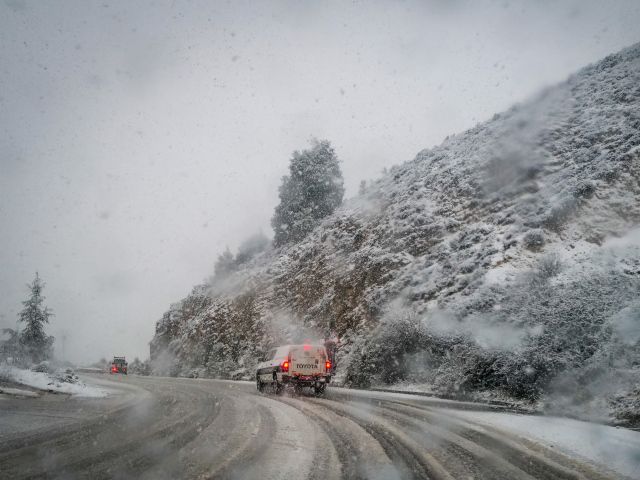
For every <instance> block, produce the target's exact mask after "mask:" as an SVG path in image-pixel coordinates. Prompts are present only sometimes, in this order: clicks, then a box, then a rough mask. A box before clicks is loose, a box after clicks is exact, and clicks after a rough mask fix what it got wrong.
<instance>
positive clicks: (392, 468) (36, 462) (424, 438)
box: [0, 375, 640, 480]
mask: <svg viewBox="0 0 640 480" xmlns="http://www.w3.org/2000/svg"><path fill="white" fill-rule="evenodd" d="M89 381H90V382H92V383H97V384H99V385H101V386H105V387H107V388H111V389H114V390H117V393H116V394H114V395H111V396H110V397H108V398H97V399H87V398H74V397H68V396H65V395H45V396H44V397H41V398H37V399H33V398H29V399H17V398H0V476H1V477H2V478H29V477H47V478H88V477H91V478H93V479H97V478H149V479H157V478H238V479H241V478H264V479H276V478H282V479H288V480H290V479H305V478H309V479H323V480H325V479H333V478H336V479H337V478H379V479H394V478H432V479H452V478H455V479H469V478H473V479H476V480H477V479H485V478H486V479H520V478H522V479H533V478H544V479H582V478H584V479H591V478H594V479H604V478H624V477H625V476H626V477H628V478H634V477H635V478H638V477H640V468H637V469H636V468H635V467H636V465H639V466H640V458H638V457H639V456H640V440H639V439H640V434H637V433H636V432H630V431H626V430H624V431H622V432H623V433H622V435H623V436H624V435H627V437H625V438H624V440H625V441H624V444H625V445H626V448H628V449H629V452H631V457H630V458H625V459H623V461H621V462H618V464H616V465H608V467H609V468H614V469H615V470H616V471H614V470H610V471H609V472H607V470H606V468H607V467H602V466H596V465H594V464H591V463H589V462H588V461H586V460H583V459H580V458H579V456H577V455H572V456H571V457H569V456H567V455H565V454H563V453H561V452H562V451H563V448H562V446H561V445H559V446H558V445H554V446H551V445H550V444H549V442H547V441H545V440H544V439H541V437H540V436H535V435H528V434H527V427H526V425H536V424H538V423H539V422H543V421H548V419H546V418H543V417H522V416H517V417H515V416H514V418H519V419H520V420H519V423H520V424H522V423H523V421H524V423H525V427H524V428H522V427H520V429H519V430H517V429H511V428H509V425H510V422H509V420H508V418H509V417H508V415H509V414H498V413H491V414H488V413H487V412H486V410H487V409H488V407H487V408H485V409H484V410H485V411H484V412H483V411H479V410H483V409H482V408H481V407H478V406H471V405H469V404H464V403H458V402H449V401H441V400H434V399H429V398H423V397H416V396H410V395H402V394H388V393H380V392H362V391H348V390H342V389H330V391H329V392H328V393H327V395H326V397H325V398H322V399H317V398H313V397H310V396H309V397H307V396H302V397H293V396H288V395H284V396H279V397H276V396H273V395H259V394H257V393H256V392H255V386H254V385H253V384H250V383H242V382H223V381H212V380H194V379H175V378H171V379H170V378H153V377H135V376H129V377H123V376H115V377H102V376H99V375H95V376H91V377H89ZM471 407H473V408H475V409H478V412H477V414H475V413H474V411H475V410H470V409H469V408H471ZM496 416H497V417H498V421H496V420H495V418H494V417H496ZM488 418H490V419H491V421H489V420H487V419H488ZM514 424H515V425H517V424H518V422H514ZM541 425H543V424H541ZM601 428H605V430H603V431H604V432H605V434H606V432H607V431H609V430H610V431H612V432H616V431H617V430H615V429H609V430H606V429H607V428H608V427H601ZM532 430H534V429H532ZM549 431H550V430H549V429H545V432H547V433H549ZM603 431H599V433H598V435H600V436H602V435H603V433H602V432H603ZM572 432H573V430H572ZM571 435H577V436H580V437H581V438H576V441H578V440H579V441H580V442H583V443H584V441H585V439H584V432H580V430H578V433H571ZM565 436H566V435H565ZM525 437H529V438H525ZM562 441H564V442H565V444H566V443H569V444H570V443H571V438H568V439H567V438H564V439H562ZM605 441H606V439H605ZM629 442H631V445H630V446H629V445H628V444H629ZM634 442H636V443H634ZM560 443H562V442H560ZM636 448H637V450H636ZM564 451H565V452H566V451H567V449H564ZM634 455H635V456H634ZM634 462H636V463H634Z"/></svg>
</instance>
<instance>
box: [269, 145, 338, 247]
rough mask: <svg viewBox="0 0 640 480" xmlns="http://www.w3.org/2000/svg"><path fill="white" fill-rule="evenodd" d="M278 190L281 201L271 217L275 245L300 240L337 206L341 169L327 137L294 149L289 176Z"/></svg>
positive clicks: (283, 180) (285, 177)
mask: <svg viewBox="0 0 640 480" xmlns="http://www.w3.org/2000/svg"><path fill="white" fill-rule="evenodd" d="M279 193H280V204H279V205H278V206H277V207H276V211H275V214H274V216H273V218H272V220H271V225H272V226H273V229H274V231H275V238H274V244H275V245H276V246H281V245H284V244H286V243H290V242H296V241H300V240H302V239H303V238H304V237H305V236H306V235H307V234H308V233H309V232H311V230H313V229H314V228H315V227H316V225H318V223H319V221H320V220H321V219H322V218H324V217H326V216H328V215H330V214H331V213H333V211H334V210H335V209H336V208H337V207H338V206H340V204H341V203H342V198H343V196H344V185H343V179H342V172H341V170H340V162H339V160H338V158H337V157H336V154H335V151H334V150H333V148H332V147H331V144H330V143H329V142H328V141H327V140H314V141H313V142H312V145H311V148H310V149H308V150H303V151H302V152H298V151H296V152H293V157H292V158H291V162H290V164H289V175H288V176H284V177H283V178H282V184H281V186H280V190H279Z"/></svg>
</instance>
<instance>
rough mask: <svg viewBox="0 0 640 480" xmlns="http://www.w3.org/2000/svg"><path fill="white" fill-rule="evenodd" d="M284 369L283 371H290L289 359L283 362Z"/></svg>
mask: <svg viewBox="0 0 640 480" xmlns="http://www.w3.org/2000/svg"><path fill="white" fill-rule="evenodd" d="M281 367H282V371H283V372H288V371H289V362H288V361H287V360H285V361H284V362H282V365H281Z"/></svg>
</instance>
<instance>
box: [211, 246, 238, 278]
mask: <svg viewBox="0 0 640 480" xmlns="http://www.w3.org/2000/svg"><path fill="white" fill-rule="evenodd" d="M213 269H214V272H215V277H216V278H217V279H221V278H225V277H227V276H228V275H229V274H230V273H233V272H234V271H235V270H236V262H235V259H234V258H233V253H231V250H229V247H227V248H225V250H224V252H222V253H221V254H220V255H218V258H217V259H216V262H215V264H214V266H213Z"/></svg>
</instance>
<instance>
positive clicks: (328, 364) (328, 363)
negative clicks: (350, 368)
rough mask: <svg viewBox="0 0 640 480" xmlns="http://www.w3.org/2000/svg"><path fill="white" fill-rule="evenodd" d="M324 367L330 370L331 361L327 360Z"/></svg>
mask: <svg viewBox="0 0 640 480" xmlns="http://www.w3.org/2000/svg"><path fill="white" fill-rule="evenodd" d="M324 368H326V369H327V371H329V370H331V362H330V361H329V360H327V361H326V363H325V364H324Z"/></svg>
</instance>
